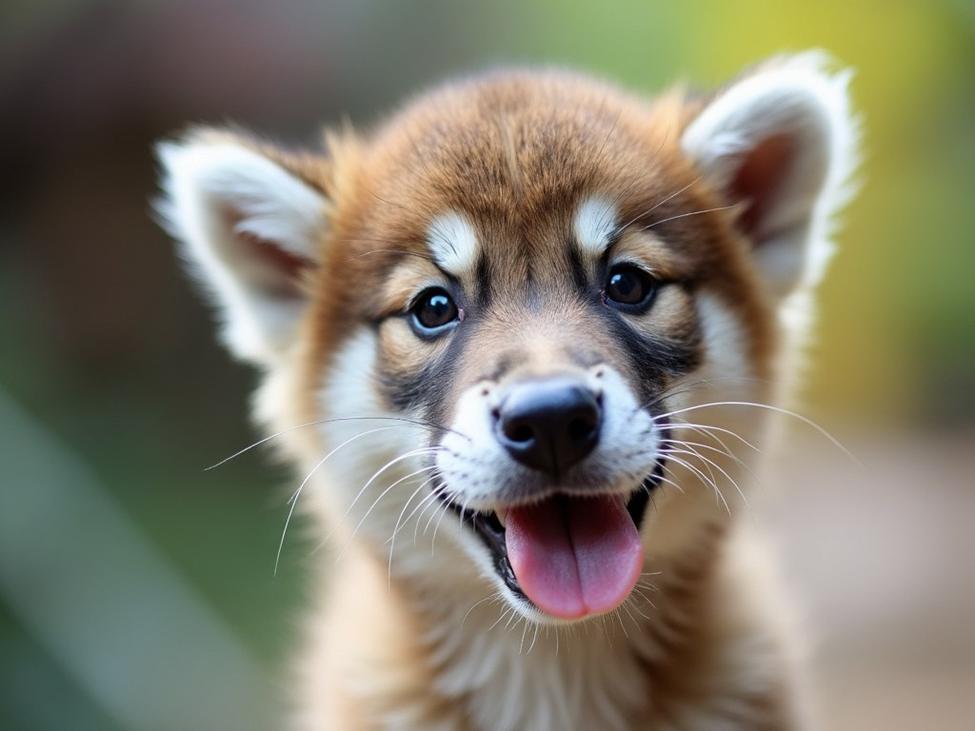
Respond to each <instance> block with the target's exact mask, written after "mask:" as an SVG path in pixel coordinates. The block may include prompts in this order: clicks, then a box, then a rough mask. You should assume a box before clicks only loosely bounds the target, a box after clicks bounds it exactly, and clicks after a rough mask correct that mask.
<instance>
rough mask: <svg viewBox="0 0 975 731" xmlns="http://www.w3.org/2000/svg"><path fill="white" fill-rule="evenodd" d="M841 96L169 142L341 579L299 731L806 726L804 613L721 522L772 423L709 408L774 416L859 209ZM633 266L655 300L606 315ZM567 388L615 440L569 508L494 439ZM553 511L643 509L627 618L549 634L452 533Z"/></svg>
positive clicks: (196, 250)
mask: <svg viewBox="0 0 975 731" xmlns="http://www.w3.org/2000/svg"><path fill="white" fill-rule="evenodd" d="M848 78H849V76H848V74H847V73H843V72H841V73H833V72H831V71H830V70H829V69H828V62H827V60H826V59H825V58H824V57H823V56H822V55H820V54H804V55H800V56H796V57H789V58H781V59H773V60H772V61H769V62H767V63H765V64H763V65H761V66H758V67H756V68H754V69H752V70H751V71H749V72H748V73H746V74H744V75H743V76H742V77H741V78H739V79H738V80H736V81H735V82H733V83H731V84H730V85H729V86H728V87H726V88H724V89H721V90H719V91H718V92H716V93H714V94H711V95H707V96H694V95H689V94H687V93H685V92H682V91H680V90H675V91H672V92H669V93H667V94H664V95H662V96H660V97H658V98H657V99H654V100H650V101H646V100H642V99H639V98H636V97H633V96H631V95H629V94H627V93H626V92H623V91H621V90H619V89H617V88H615V87H612V86H611V85H608V84H604V83H600V82H596V81H592V80H590V79H587V78H584V77H580V76H574V75H571V74H566V73H559V72H522V71H515V72H507V73H500V74H492V75H489V76H485V77H479V78H474V79H470V80H464V81H460V82H457V83H454V84H450V85H447V86H445V87H443V88H441V89H438V90H435V91H433V92H431V93H429V94H427V95H425V96H422V97H419V98H418V99H416V100H414V101H413V102H412V103H410V104H409V105H407V106H406V107H405V108H404V109H403V110H402V111H400V112H399V113H397V114H396V115H395V116H393V117H392V118H391V119H389V120H388V121H387V122H386V123H385V124H382V125H380V126H379V127H378V128H377V129H375V130H374V131H372V132H371V133H369V134H352V133H346V134H344V135H342V136H337V135H331V136H329V137H328V138H327V145H326V149H325V150H324V151H323V152H321V153H303V154H297V153H292V152H287V151H283V150H281V149H279V148H276V147H273V146H269V145H266V144H264V143H261V142H259V141H257V140H255V139H252V138H247V137H244V136H240V135H235V134H230V133H227V132H214V131H194V132H191V133H190V134H189V135H187V136H186V137H184V138H183V139H181V140H180V141H177V142H170V143H165V144H164V145H162V146H161V147H160V150H159V152H160V160H161V162H162V165H163V168H164V201H163V204H162V207H161V210H162V211H163V213H164V216H165V219H166V223H167V226H168V228H169V230H170V231H172V233H173V234H174V236H175V237H176V238H178V239H179V240H180V241H182V242H183V244H184V254H185V256H186V258H187V259H188V260H189V261H190V263H191V265H192V266H193V268H194V271H195V272H196V274H197V276H198V277H199V278H200V279H201V280H203V281H204V283H205V284H206V285H207V286H208V288H209V289H210V291H211V293H212V295H213V299H214V301H215V303H216V306H217V308H218V310H219V312H220V314H221V318H222V320H223V321H224V323H225V330H224V339H225V341H226V342H227V344H228V345H229V346H230V348H231V350H232V351H233V352H234V353H235V354H237V355H238V356H240V357H242V358H244V359H246V360H249V361H251V362H254V363H256V364H258V365H259V366H260V367H261V368H262V372H263V374H264V380H263V383H262V386H261V389H260V391H259V393H258V396H257V399H256V405H255V412H256V415H257V418H258V420H259V422H260V423H261V425H262V427H263V428H264V429H265V430H266V431H267V432H268V434H274V435H276V436H275V437H274V439H273V442H274V443H275V444H277V445H278V446H279V447H281V449H282V451H283V452H284V453H285V454H286V455H287V456H288V457H289V458H290V459H291V460H292V461H293V463H294V464H295V466H296V467H297V468H298V469H299V471H300V473H301V475H302V477H303V478H304V479H303V481H302V482H301V486H300V487H299V489H298V491H297V492H296V493H295V495H294V496H293V501H292V504H297V505H298V506H300V509H307V510H310V511H311V513H312V514H313V515H314V516H315V517H316V518H317V519H318V523H319V524H320V526H321V530H322V532H323V533H325V532H327V533H328V534H329V535H330V536H331V537H332V542H333V544H334V547H335V551H336V553H337V554H338V556H339V560H338V561H337V562H336V563H335V564H334V565H333V562H331V561H323V562H322V573H323V575H327V581H324V580H323V582H322V586H323V589H322V595H321V600H320V602H319V603H318V608H317V609H316V611H315V612H314V613H313V614H312V616H311V617H310V619H309V622H308V625H307V628H306V631H305V634H304V635H303V641H302V649H301V653H300V654H301V657H300V658H299V660H298V662H297V663H296V668H297V680H296V683H295V686H296V687H297V689H298V692H297V698H296V701H297V710H296V719H297V723H298V725H299V726H300V727H301V728H304V729H309V730H312V729H315V730H320V729H330V730H331V729H334V730H336V731H352V730H360V729H361V730H363V731H365V730H367V729H368V730H372V729H443V730H444V731H460V730H461V729H469V730H470V731H486V730H488V729H492V730H497V731H515V730H518V731H546V730H550V729H565V730H568V729H580V730H581V729H606V730H607V731H609V730H619V731H628V730H631V729H633V730H635V729H647V730H650V729H655V730H663V729H668V730H673V731H678V730H683V731H689V730H698V729H709V730H713V729H729V730H731V729H769V730H777V731H782V730H784V729H795V728H799V727H801V726H802V724H803V711H802V706H803V702H802V694H801V692H800V688H799V686H800V685H801V683H800V681H799V675H798V671H797V669H796V667H795V657H794V649H793V647H794V644H793V641H792V639H791V637H790V632H789V630H788V622H787V616H788V613H787V612H786V611H785V610H784V609H783V607H782V604H781V602H780V600H779V599H778V598H777V595H776V591H775V588H774V582H772V581H769V579H768V575H769V571H768V570H767V569H766V567H765V560H766V558H767V556H766V554H765V552H764V551H763V549H762V548H761V547H760V546H759V547H757V548H756V543H755V538H754V536H752V535H751V534H750V532H749V531H748V530H747V527H746V526H745V525H743V524H742V522H741V521H738V520H736V518H737V517H738V516H739V515H740V514H741V513H742V512H743V511H744V510H745V508H746V501H747V493H748V490H749V485H748V484H747V483H748V477H749V475H750V468H754V466H755V465H754V452H753V450H752V449H751V448H750V445H752V444H755V443H759V442H762V440H763V436H764V434H765V432H766V430H767V429H768V427H769V418H768V417H769V411H768V410H766V409H763V408H761V407H745V406H735V405H727V404H726V405H724V406H721V405H714V404H715V402H756V403H768V402H772V403H774V402H775V401H776V400H780V399H781V398H783V397H784V396H785V394H784V393H783V391H784V390H785V387H784V384H787V383H788V381H789V378H788V376H789V373H790V372H791V370H792V365H791V360H790V358H791V356H792V355H793V352H794V349H795V347H794V346H795V343H796V341H797V339H798V338H799V336H801V334H802V331H803V329H804V326H805V322H807V321H808V317H802V318H797V317H796V316H795V315H796V313H800V314H802V313H804V312H805V308H806V307H807V306H808V293H809V290H810V288H811V287H812V285H813V284H815V282H816V281H818V279H819V277H820V275H821V273H822V269H823V266H824V264H825V261H826V260H827V259H828V254H829V252H830V250H831V245H830V243H829V232H830V221H831V220H832V216H833V215H834V214H835V212H836V210H837V208H838V207H839V206H840V205H841V204H842V203H843V202H845V200H846V199H847V198H848V196H849V188H848V180H849V175H850V173H851V171H852V169H853V166H854V164H855V160H856V155H855V141H856V123H855V120H854V119H853V117H852V116H851V112H850V107H849V103H848V99H847V93H846V86H847V81H848ZM622 265H625V266H629V267H631V268H632V267H635V268H636V269H637V270H639V271H643V272H645V273H646V276H649V277H651V278H652V281H653V282H654V295H653V300H652V305H649V306H648V307H646V308H644V309H641V310H639V311H637V310H635V309H631V310H626V309H620V308H617V307H615V305H613V304H612V302H610V301H609V300H608V298H607V293H606V286H607V285H606V281H607V276H608V274H607V273H608V272H611V271H613V267H616V266H622ZM431 287H434V288H438V289H437V290H436V291H443V292H447V293H449V294H450V296H452V297H453V299H454V300H455V301H456V304H457V311H456V316H455V318H454V320H453V321H452V322H451V323H450V324H449V326H447V327H446V329H444V330H442V331H438V332H437V333H435V334H433V335H430V334H425V333H424V332H422V331H421V330H418V329H417V325H416V321H415V319H412V318H414V315H413V314H411V313H412V312H414V311H415V307H416V302H417V301H418V298H422V296H423V294H424V293H425V292H430V291H432V290H431V289H430V288H431ZM790 312H791V313H792V315H791V316H787V314H788V313H790ZM554 376H558V377H561V378H572V379H574V382H575V383H578V384H580V387H584V388H586V389H588V390H590V391H591V392H592V393H594V394H597V395H598V398H599V400H600V405H601V409H602V413H603V414H604V420H603V423H602V426H601V433H600V441H599V445H598V448H597V449H596V450H595V451H594V452H593V453H592V454H591V455H590V456H589V457H587V458H586V459H585V460H584V461H583V462H581V463H580V464H579V465H578V466H577V467H574V468H573V469H572V470H571V471H570V472H568V473H566V474H565V475H564V476H563V478H561V481H560V482H559V483H558V484H557V485H554V486H553V485H551V484H549V483H548V482H546V481H545V480H546V478H543V476H541V475H540V474H538V473H536V472H534V471H532V470H529V469H527V468H526V467H524V466H523V465H521V464H519V463H517V462H515V461H514V460H512V459H511V458H509V457H508V456H507V454H506V452H505V450H504V449H503V448H501V447H500V446H499V443H498V441H497V439H496V437H495V428H496V427H495V425H494V424H495V420H496V419H497V416H496V414H497V410H498V409H499V408H500V406H501V405H502V404H503V403H504V400H505V398H506V396H507V394H508V393H509V391H510V389H511V387H512V385H513V384H519V383H526V382H534V381H537V380H540V379H541V380H544V379H546V378H549V377H554ZM709 404H711V405H709ZM658 465H662V466H664V469H663V471H662V472H660V473H659V484H658V483H657V482H653V480H652V479H651V477H652V476H653V475H654V474H655V472H654V470H655V469H657V468H658V467H657V466H658ZM553 489H555V490H558V491H559V493H560V494H563V495H568V496H573V495H579V494H589V493H591V492H593V491H597V492H600V493H602V494H612V495H614V496H618V497H619V499H621V500H627V499H630V500H631V499H632V496H634V495H636V494H638V493H639V491H640V490H650V491H651V493H650V500H651V502H650V506H649V508H647V510H646V513H645V515H644V517H643V518H642V523H640V524H639V529H640V535H641V540H642V544H643V548H644V566H643V575H642V576H641V579H640V580H639V582H638V583H637V586H636V588H635V589H634V590H633V592H632V593H631V595H630V596H629V598H628V599H627V600H626V601H625V602H624V603H623V604H622V605H621V606H620V607H619V608H618V609H616V610H615V611H613V612H611V613H609V614H604V615H601V616H596V617H588V618H585V619H582V620H577V621H571V620H559V619H556V618H554V617H551V616H547V615H546V614H545V613H544V612H542V611H541V610H539V609H538V608H537V607H536V606H534V605H533V604H532V602H530V601H529V600H528V599H527V598H526V597H525V596H524V595H523V594H520V593H519V592H517V591H515V590H514V589H512V585H511V583H510V581H508V582H506V581H505V580H504V579H503V577H502V575H501V573H499V572H501V569H499V568H498V566H499V564H498V563H497V561H498V556H497V555H495V554H492V553H491V552H490V551H489V550H488V549H487V547H486V546H485V544H484V542H482V541H481V540H480V539H479V538H478V536H477V535H476V534H475V532H474V531H473V530H472V528H471V525H472V524H469V523H468V521H466V520H461V519H460V517H459V515H458V514H457V512H456V511H455V509H452V508H451V507H450V504H453V505H454V506H455V508H456V509H460V508H463V509H468V510H476V511H480V512H479V515H481V516H487V515H497V516H500V517H502V518H503V516H504V515H505V514H506V511H507V510H508V509H509V508H510V507H511V506H515V505H521V504H523V503H524V502H526V501H529V502H530V501H534V500H538V499H540V496H543V495H546V494H548V492H547V491H551V490H553ZM448 503H449V504H448ZM499 519H500V518H499ZM326 584H327V587H328V588H327V589H325V588H324V587H325V586H326Z"/></svg>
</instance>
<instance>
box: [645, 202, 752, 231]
mask: <svg viewBox="0 0 975 731" xmlns="http://www.w3.org/2000/svg"><path fill="white" fill-rule="evenodd" d="M737 207H738V204H737V203H735V204H733V205H730V206H717V207H716V208H704V209H702V210H700V211H691V212H690V213H679V214H677V215H676V216H668V217H667V218H661V219H660V220H659V221H654V222H653V223H651V224H650V225H649V226H644V227H643V228H641V229H640V230H641V231H649V230H650V229H652V228H654V227H656V226H659V225H660V224H662V223H667V222H668V221H676V220H677V219H678V218H688V217H689V216H700V215H701V214H702V213H716V212H717V211H728V210H731V209H732V208H737Z"/></svg>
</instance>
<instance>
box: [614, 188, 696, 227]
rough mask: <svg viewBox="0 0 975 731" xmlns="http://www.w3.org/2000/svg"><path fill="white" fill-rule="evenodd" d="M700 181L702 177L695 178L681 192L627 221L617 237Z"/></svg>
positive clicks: (672, 194) (671, 195) (658, 202)
mask: <svg viewBox="0 0 975 731" xmlns="http://www.w3.org/2000/svg"><path fill="white" fill-rule="evenodd" d="M700 180H701V176H700V175H699V176H697V177H696V178H694V180H692V181H691V182H689V183H688V184H687V185H685V186H684V187H683V188H681V189H680V190H678V191H676V192H674V193H671V194H670V195H668V196H667V197H666V198H664V199H663V200H659V201H657V202H656V203H655V204H654V205H652V206H651V207H650V208H648V209H647V210H645V211H643V212H642V213H638V214H637V215H635V216H634V217H633V218H631V219H630V220H629V221H627V222H626V223H624V224H623V225H622V226H619V227H617V234H616V235H617V236H619V235H620V234H621V233H623V231H625V230H626V229H628V228H629V227H630V226H632V225H633V224H634V223H636V222H637V221H639V220H640V219H641V218H643V217H644V216H649V215H650V214H651V213H653V212H654V211H655V210H657V209H658V208H660V206H662V205H664V204H665V203H668V202H670V201H672V200H673V199H674V198H676V197H677V196H679V195H680V194H681V193H683V192H684V191H685V190H687V189H688V188H690V187H692V186H693V185H694V184H695V183H698V182H699V181H700Z"/></svg>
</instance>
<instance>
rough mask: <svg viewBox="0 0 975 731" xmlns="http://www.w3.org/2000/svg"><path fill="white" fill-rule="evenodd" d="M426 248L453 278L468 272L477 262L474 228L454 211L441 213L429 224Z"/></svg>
mask: <svg viewBox="0 0 975 731" xmlns="http://www.w3.org/2000/svg"><path fill="white" fill-rule="evenodd" d="M427 248H429V249H430V253H431V254H433V258H434V259H435V260H436V262H437V264H439V265H440V267H441V268H443V269H444V270H446V271H447V272H449V273H450V274H452V275H454V276H460V275H461V274H462V273H464V272H467V271H470V270H471V269H473V268H474V265H475V264H476V262H477V234H476V233H475V232H474V227H473V226H471V224H470V223H469V222H468V220H467V219H466V218H464V217H463V216H461V215H460V214H459V213H456V212H454V211H448V212H447V213H442V214H440V215H439V216H437V217H436V218H434V219H433V220H432V221H431V222H430V226H429V227H428V228H427Z"/></svg>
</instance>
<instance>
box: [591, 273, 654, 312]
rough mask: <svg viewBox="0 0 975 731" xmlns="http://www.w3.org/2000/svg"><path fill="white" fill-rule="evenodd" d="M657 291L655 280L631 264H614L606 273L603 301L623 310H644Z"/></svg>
mask: <svg viewBox="0 0 975 731" xmlns="http://www.w3.org/2000/svg"><path fill="white" fill-rule="evenodd" d="M656 291H657V280H656V279H654V278H653V276H651V275H650V273H649V272H646V271H644V270H643V269H641V268H640V267H637V266H634V265H633V264H616V265H614V266H613V267H612V268H611V269H610V270H609V273H608V274H607V275H606V284H605V286H604V288H603V301H604V302H605V303H606V304H608V305H611V306H614V307H616V308H617V309H619V310H622V311H624V312H632V313H639V312H643V311H644V310H646V309H647V308H648V307H649V306H650V303H651V302H652V301H653V296H654V294H655V293H656Z"/></svg>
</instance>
